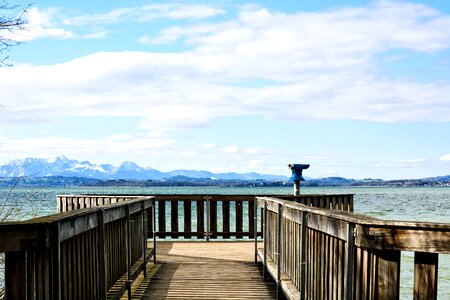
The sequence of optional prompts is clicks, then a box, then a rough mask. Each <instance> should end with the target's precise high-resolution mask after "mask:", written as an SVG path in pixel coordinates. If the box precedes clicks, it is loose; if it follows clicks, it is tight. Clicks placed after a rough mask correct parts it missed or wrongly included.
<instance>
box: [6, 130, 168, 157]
mask: <svg viewBox="0 0 450 300" xmlns="http://www.w3.org/2000/svg"><path fill="white" fill-rule="evenodd" d="M171 144H173V141H172V140H170V139H168V138H152V137H148V136H130V135H121V136H111V137H106V138H95V139H94V138H92V139H90V138H89V139H88V138H84V139H83V138H70V137H56V136H55V137H33V138H24V139H4V140H0V152H1V153H2V155H3V157H9V158H11V159H18V158H26V157H35V156H36V154H37V153H39V156H40V157H56V156H60V155H62V154H63V155H66V156H69V157H76V158H79V157H85V158H86V159H92V158H94V157H97V158H98V157H101V158H103V159H105V161H103V163H104V162H106V161H107V159H106V157H114V156H121V155H123V156H124V157H125V156H128V155H135V156H138V157H139V156H145V155H149V153H153V152H155V151H159V150H160V149H167V147H169V146H170V145H171Z"/></svg>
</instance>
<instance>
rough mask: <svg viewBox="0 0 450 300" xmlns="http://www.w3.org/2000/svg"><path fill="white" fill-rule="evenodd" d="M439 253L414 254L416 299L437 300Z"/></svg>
mask: <svg viewBox="0 0 450 300" xmlns="http://www.w3.org/2000/svg"><path fill="white" fill-rule="evenodd" d="M438 261H439V254H438V253H425V252H415V253H414V299H417V300H419V299H430V300H433V299H437V281H438V280H437V279H438V266H439V265H438Z"/></svg>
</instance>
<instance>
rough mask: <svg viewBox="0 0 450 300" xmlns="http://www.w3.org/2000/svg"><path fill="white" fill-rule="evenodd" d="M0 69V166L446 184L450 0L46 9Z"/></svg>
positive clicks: (55, 4) (75, 4)
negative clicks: (52, 162) (131, 166)
mask: <svg viewBox="0 0 450 300" xmlns="http://www.w3.org/2000/svg"><path fill="white" fill-rule="evenodd" d="M27 18H28V28H27V30H26V31H21V32H14V33H5V32H0V35H3V36H6V37H8V38H14V39H16V40H19V41H22V42H24V43H23V44H21V45H19V46H17V47H14V48H13V49H11V51H10V53H9V56H10V58H9V61H10V62H11V63H13V67H11V68H0V104H1V105H2V106H3V107H0V153H1V155H0V161H1V162H7V161H9V160H13V159H21V158H25V157H43V158H47V157H48V158H50V157H55V156H59V155H65V156H67V157H69V158H73V159H78V160H89V161H91V162H93V163H112V164H114V165H118V164H120V163H121V162H123V161H127V160H131V161H134V162H136V163H138V164H139V165H141V166H145V167H152V168H156V169H159V170H162V171H169V170H174V169H203V170H210V171H214V172H228V171H233V172H251V171H254V172H259V173H270V174H284V175H289V173H290V171H289V170H288V168H287V164H288V163H292V162H294V163H309V164H311V167H310V169H308V170H307V171H305V175H306V176H311V177H326V176H344V177H351V178H368V177H371V178H383V179H395V178H420V177H428V176H438V175H448V174H450V3H447V1H425V0H424V1H308V2H307V3H305V1H253V2H245V1H232V0H229V1H223V2H217V1H173V2H171V1H161V2H155V1H127V2H124V1H101V2H100V1H36V2H35V3H34V4H33V6H32V7H31V8H30V9H29V12H28V15H27Z"/></svg>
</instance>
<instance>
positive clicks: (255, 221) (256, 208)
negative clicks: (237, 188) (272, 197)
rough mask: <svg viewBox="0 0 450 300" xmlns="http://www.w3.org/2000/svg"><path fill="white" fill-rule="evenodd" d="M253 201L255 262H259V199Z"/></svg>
mask: <svg viewBox="0 0 450 300" xmlns="http://www.w3.org/2000/svg"><path fill="white" fill-rule="evenodd" d="M254 199H255V200H254V202H253V220H254V221H253V238H254V239H255V264H256V263H257V262H258V200H257V199H256V197H255V198H254Z"/></svg>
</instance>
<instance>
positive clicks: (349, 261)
mask: <svg viewBox="0 0 450 300" xmlns="http://www.w3.org/2000/svg"><path fill="white" fill-rule="evenodd" d="M354 234H355V224H353V223H347V241H346V243H345V253H346V255H345V277H344V293H345V297H344V299H347V300H351V299H352V297H353V294H352V292H353V256H354V255H353V248H354V245H355V235H354Z"/></svg>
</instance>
